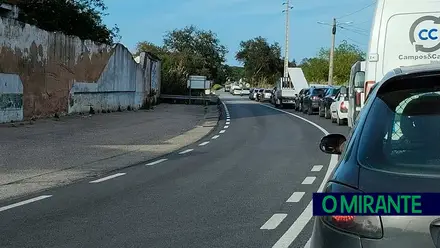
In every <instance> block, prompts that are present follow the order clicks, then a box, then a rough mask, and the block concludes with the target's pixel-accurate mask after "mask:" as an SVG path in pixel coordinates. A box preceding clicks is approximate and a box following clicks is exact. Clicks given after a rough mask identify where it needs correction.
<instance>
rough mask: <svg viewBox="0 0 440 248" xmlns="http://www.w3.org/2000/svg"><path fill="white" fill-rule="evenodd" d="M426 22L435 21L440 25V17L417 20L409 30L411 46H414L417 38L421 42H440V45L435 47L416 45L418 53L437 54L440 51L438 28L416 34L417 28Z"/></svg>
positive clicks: (423, 30) (425, 17) (422, 30)
mask: <svg viewBox="0 0 440 248" xmlns="http://www.w3.org/2000/svg"><path fill="white" fill-rule="evenodd" d="M425 21H433V22H434V24H440V17H436V16H423V17H420V18H419V19H417V20H416V21H415V22H414V23H413V24H412V26H411V28H410V29H409V40H410V41H411V44H412V45H414V43H415V42H416V37H417V38H419V39H420V40H423V41H425V40H434V41H435V40H439V43H438V44H437V45H435V46H433V47H425V46H424V45H421V44H415V48H416V52H419V51H420V52H425V53H431V52H435V51H437V50H439V49H440V37H439V30H438V29H436V28H431V29H421V30H420V31H419V32H416V27H417V26H418V25H419V24H420V23H422V22H425Z"/></svg>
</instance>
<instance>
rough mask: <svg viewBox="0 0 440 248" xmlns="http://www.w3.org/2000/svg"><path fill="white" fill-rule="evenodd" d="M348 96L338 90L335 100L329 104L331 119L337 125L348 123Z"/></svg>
mask: <svg viewBox="0 0 440 248" xmlns="http://www.w3.org/2000/svg"><path fill="white" fill-rule="evenodd" d="M348 104H349V103H348V97H347V94H343V93H342V92H339V93H338V94H337V95H336V97H335V101H334V102H332V104H331V105H330V112H331V115H330V117H331V120H332V122H333V123H337V124H338V125H339V126H341V125H344V124H347V123H348Z"/></svg>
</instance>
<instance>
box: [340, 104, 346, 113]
mask: <svg viewBox="0 0 440 248" xmlns="http://www.w3.org/2000/svg"><path fill="white" fill-rule="evenodd" d="M340 110H341V111H343V110H347V106H345V103H344V102H341V106H340Z"/></svg>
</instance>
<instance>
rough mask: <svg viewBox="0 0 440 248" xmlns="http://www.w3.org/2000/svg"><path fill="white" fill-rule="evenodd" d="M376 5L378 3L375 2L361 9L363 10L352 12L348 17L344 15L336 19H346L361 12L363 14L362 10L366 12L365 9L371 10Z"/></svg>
mask: <svg viewBox="0 0 440 248" xmlns="http://www.w3.org/2000/svg"><path fill="white" fill-rule="evenodd" d="M375 4H376V1H374V2H373V3H370V4H368V5H367V6H365V7H363V8H361V9H358V10H356V11H354V12H351V13H349V14H347V15H343V16H341V17H339V18H336V19H342V18H345V17H349V16H351V15H354V14H356V13H359V12H361V11H362V10H364V9H366V8H369V7H371V6H373V5H375Z"/></svg>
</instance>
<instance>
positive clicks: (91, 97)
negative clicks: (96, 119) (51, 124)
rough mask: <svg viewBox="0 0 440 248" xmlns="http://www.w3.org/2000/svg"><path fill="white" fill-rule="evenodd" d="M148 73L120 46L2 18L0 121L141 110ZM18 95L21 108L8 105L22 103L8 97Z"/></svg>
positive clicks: (147, 90) (14, 97) (13, 97)
mask: <svg viewBox="0 0 440 248" xmlns="http://www.w3.org/2000/svg"><path fill="white" fill-rule="evenodd" d="M144 57H147V56H145V55H144ZM156 63H158V64H159V68H160V61H156ZM150 71H151V70H150V69H149V68H147V67H146V63H136V62H135V61H134V59H133V55H132V54H131V53H130V52H129V51H128V49H127V48H125V47H124V46H123V45H121V44H118V45H116V46H107V45H101V44H95V43H93V42H92V41H82V40H80V39H79V38H78V37H72V36H66V35H63V34H61V33H50V32H47V31H44V30H41V29H38V28H36V27H34V26H30V25H27V24H26V25H25V24H22V23H19V22H17V21H15V20H12V19H4V18H0V82H6V85H7V86H5V84H3V83H2V85H0V122H8V121H12V120H14V121H15V120H19V119H30V118H38V117H47V116H51V115H54V114H58V115H63V114H67V113H77V112H86V111H89V109H90V107H93V108H94V109H95V110H100V109H103V110H108V109H110V110H116V109H118V107H121V108H122V109H125V108H127V107H128V106H130V107H131V108H139V107H141V106H142V105H143V103H144V102H146V98H147V96H148V94H149V90H150V87H149V85H150V84H149V82H148V83H147V81H148V80H150V79H149V78H150V77H151V75H150V74H149V72H150ZM159 74H160V73H159ZM159 80H160V78H159ZM19 82H20V83H21V85H22V86H21V88H20V87H19V85H20V83H19ZM147 86H148V87H147ZM159 87H160V81H159ZM20 93H21V94H22V98H21V99H22V100H21V107H20V104H12V105H11V104H10V103H11V102H14V103H17V102H20V100H19V99H20V97H19V95H14V96H13V95H11V94H20ZM6 99H7V100H6ZM13 99H15V100H13ZM6 102H9V103H8V104H7V103H6ZM18 107H20V108H18ZM20 111H21V112H20Z"/></svg>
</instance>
